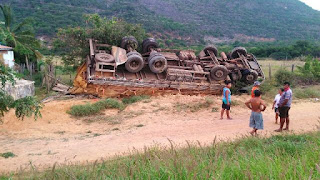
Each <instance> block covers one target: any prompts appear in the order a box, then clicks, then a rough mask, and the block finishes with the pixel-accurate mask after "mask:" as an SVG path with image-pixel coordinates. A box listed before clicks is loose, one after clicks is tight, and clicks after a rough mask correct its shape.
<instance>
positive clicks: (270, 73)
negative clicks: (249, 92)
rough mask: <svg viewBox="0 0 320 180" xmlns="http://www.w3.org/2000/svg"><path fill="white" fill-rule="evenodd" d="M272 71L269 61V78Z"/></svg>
mask: <svg viewBox="0 0 320 180" xmlns="http://www.w3.org/2000/svg"><path fill="white" fill-rule="evenodd" d="M271 74H272V71H271V64H270V63H269V79H271V78H272V75H271Z"/></svg>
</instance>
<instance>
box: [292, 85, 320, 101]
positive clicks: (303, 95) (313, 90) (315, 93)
mask: <svg viewBox="0 0 320 180" xmlns="http://www.w3.org/2000/svg"><path fill="white" fill-rule="evenodd" d="M293 91H294V97H296V98H298V99H308V98H320V87H319V86H314V87H307V88H296V89H294V90H293Z"/></svg>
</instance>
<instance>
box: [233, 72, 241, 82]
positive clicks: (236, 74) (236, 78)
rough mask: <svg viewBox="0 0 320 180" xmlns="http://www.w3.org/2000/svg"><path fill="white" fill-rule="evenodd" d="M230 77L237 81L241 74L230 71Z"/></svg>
mask: <svg viewBox="0 0 320 180" xmlns="http://www.w3.org/2000/svg"><path fill="white" fill-rule="evenodd" d="M230 78H231V80H232V81H238V80H241V78H242V74H240V75H239V74H238V73H231V74H230Z"/></svg>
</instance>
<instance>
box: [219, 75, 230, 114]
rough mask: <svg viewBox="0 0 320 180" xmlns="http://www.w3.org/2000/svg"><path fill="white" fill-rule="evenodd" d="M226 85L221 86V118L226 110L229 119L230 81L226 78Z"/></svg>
mask: <svg viewBox="0 0 320 180" xmlns="http://www.w3.org/2000/svg"><path fill="white" fill-rule="evenodd" d="M225 84H226V86H225V87H224V88H223V93H222V109H221V118H220V119H223V114H224V111H226V114H227V118H228V119H229V120H231V119H232V118H231V117H230V107H231V91H230V88H231V86H232V84H231V81H228V80H226V81H225Z"/></svg>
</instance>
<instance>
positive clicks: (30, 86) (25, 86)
mask: <svg viewBox="0 0 320 180" xmlns="http://www.w3.org/2000/svg"><path fill="white" fill-rule="evenodd" d="M4 90H5V91H6V92H7V93H8V94H9V95H11V96H12V97H13V99H15V100H17V99H21V98H24V97H27V96H34V94H35V88H34V81H28V80H23V79H17V80H16V83H15V84H14V85H12V84H11V83H9V82H7V83H6V86H5V88H4Z"/></svg>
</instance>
